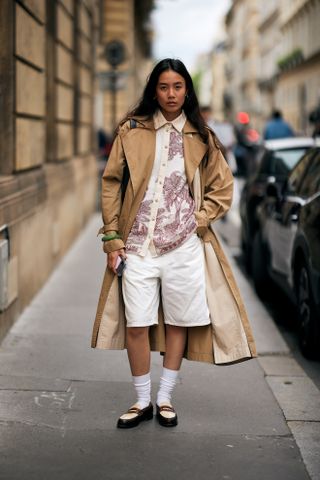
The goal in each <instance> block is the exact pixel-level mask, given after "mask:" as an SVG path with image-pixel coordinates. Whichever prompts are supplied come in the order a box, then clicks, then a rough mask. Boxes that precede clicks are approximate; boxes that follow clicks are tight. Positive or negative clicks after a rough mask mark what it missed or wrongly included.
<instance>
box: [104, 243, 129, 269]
mask: <svg viewBox="0 0 320 480" xmlns="http://www.w3.org/2000/svg"><path fill="white" fill-rule="evenodd" d="M119 256H120V257H121V258H123V259H126V258H127V256H126V252H125V249H124V248H121V249H120V250H115V251H114V252H110V253H108V255H107V263H108V268H109V269H110V270H112V271H113V273H115V274H116V273H117V271H116V264H117V259H118V257H119Z"/></svg>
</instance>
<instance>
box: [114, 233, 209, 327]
mask: <svg viewBox="0 0 320 480" xmlns="http://www.w3.org/2000/svg"><path fill="white" fill-rule="evenodd" d="M122 293H123V299H124V305H125V314H126V319H127V327H147V326H150V325H155V324H157V323H158V308H159V301H160V295H161V300H162V305H163V312H164V322H165V323H166V324H167V325H175V326H179V327H198V326H202V325H208V324H209V323H210V314H209V310H208V305H207V299H206V287H205V269H204V254H203V248H202V245H201V240H200V239H199V238H198V236H197V235H196V234H193V235H192V236H191V237H190V238H189V239H187V240H186V241H185V242H184V243H183V244H181V245H180V246H179V247H178V248H176V249H174V250H172V251H171V252H168V253H165V254H163V255H160V256H157V257H152V255H151V253H150V252H149V251H148V253H147V254H146V256H145V257H141V256H139V255H135V254H132V253H128V254H127V261H126V268H125V270H124V272H123V275H122Z"/></svg>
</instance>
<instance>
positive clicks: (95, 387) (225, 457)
mask: <svg viewBox="0 0 320 480" xmlns="http://www.w3.org/2000/svg"><path fill="white" fill-rule="evenodd" d="M99 224H100V219H99V216H97V215H95V216H93V217H92V219H91V221H90V222H89V224H88V225H87V227H86V228H85V230H84V231H83V233H82V234H81V236H80V237H79V239H78V240H77V241H76V242H75V244H74V246H73V248H72V249H71V250H70V251H69V253H68V254H67V255H66V257H65V258H64V259H63V261H62V263H61V264H60V266H59V267H58V268H57V270H56V271H55V272H54V274H53V275H52V276H51V278H50V279H49V281H48V282H47V284H46V285H45V287H44V288H43V289H42V291H40V292H39V294H38V295H37V297H36V298H35V299H34V301H33V302H32V304H31V305H30V306H29V307H28V308H27V309H26V310H25V312H24V313H23V315H22V316H21V317H20V319H19V321H18V322H17V323H16V324H15V325H14V327H13V328H12V329H11V331H10V333H9V335H8V336H7V337H6V339H5V341H4V342H3V344H2V346H1V348H0V422H1V425H0V427H1V434H0V449H1V458H0V479H1V480H2V479H3V480H11V479H12V480H17V479H21V480H22V479H23V480H43V479H44V480H51V479H52V480H53V479H59V480H73V479H77V480H78V479H80V480H82V479H88V478H90V480H91V479H92V480H100V479H104V480H105V479H112V480H113V479H130V480H131V479H137V480H140V479H141V480H144V479H148V480H149V479H156V480H158V479H173V478H174V479H177V478H178V479H180V478H181V479H185V480H189V479H190V480H191V479H192V480H193V479H195V478H197V479H205V478H213V479H221V480H224V479H232V480H238V479H246V480H251V479H252V480H257V479H259V480H267V479H268V480H269V479H276V480H277V479H279V480H280V479H281V480H284V479H290V480H304V479H306V480H307V479H309V478H310V477H309V473H310V474H311V476H312V478H313V479H316V478H320V477H319V475H318V472H319V471H320V463H317V462H319V456H317V449H316V445H317V442H318V441H319V428H318V427H319V424H320V423H319V422H320V393H319V390H318V389H317V388H316V386H315V385H314V384H313V382H312V381H311V380H310V379H309V378H308V376H307V375H306V374H305V372H304V371H303V370H302V369H301V368H300V367H299V366H298V364H297V363H296V362H295V361H294V359H292V357H291V356H290V352H289V349H288V346H287V344H286V343H285V342H284V340H283V338H282V336H281V335H280V334H279V331H278V329H277V328H276V326H275V324H274V323H273V321H272V319H271V318H270V316H269V314H268V312H267V311H266V309H265V308H264V307H263V305H261V303H260V302H259V301H258V300H257V297H256V296H255V294H254V292H253V290H252V288H251V286H250V285H249V284H248V282H247V281H246V279H245V278H244V276H243V275H241V272H240V270H239V269H238V267H237V265H236V264H235V263H234V271H235V273H236V276H237V279H238V283H239V285H240V288H241V291H242V293H243V296H244V299H245V303H246V306H247V309H248V313H249V316H250V319H251V322H252V325H253V329H254V333H255V337H256V340H257V346H258V352H259V354H260V357H259V359H258V360H251V361H249V362H245V363H243V364H239V365H234V366H228V367H216V366H212V365H206V364H200V363H195V362H187V361H185V362H184V364H183V367H182V371H181V376H180V383H179V385H178V387H177V389H176V393H175V396H174V404H175V406H176V408H177V411H178V414H179V421H180V423H179V425H178V427H177V428H175V429H165V428H163V427H160V426H159V425H158V424H157V423H156V421H155V420H154V421H151V422H147V423H145V424H141V425H139V427H137V428H135V429H132V430H130V431H122V430H117V429H116V428H115V423H116V420H117V417H118V416H119V415H120V414H121V413H123V411H125V410H126V409H127V407H128V406H129V405H130V404H131V403H133V401H134V393H133V388H132V386H131V378H130V372H129V367H128V362H127V359H126V353H125V352H110V351H98V350H93V349H91V348H90V335H91V328H92V322H93V319H94V314H95V307H96V304H97V300H98V294H99V288H100V284H101V280H102V274H103V270H104V264H105V256H104V254H103V253H102V252H101V250H100V248H99V247H100V245H99V240H98V239H97V237H96V231H97V229H98V226H99ZM229 253H230V252H229ZM35 268H36V265H35ZM160 371H161V357H160V355H158V354H153V357H152V380H153V385H154V388H153V392H154V394H153V397H154V396H155V392H156V388H157V384H158V380H159V376H160ZM318 455H319V454H318ZM302 456H303V458H302ZM304 462H305V463H304ZM306 465H307V468H308V471H307V468H306ZM318 467H319V469H318ZM308 472H309V473H308Z"/></svg>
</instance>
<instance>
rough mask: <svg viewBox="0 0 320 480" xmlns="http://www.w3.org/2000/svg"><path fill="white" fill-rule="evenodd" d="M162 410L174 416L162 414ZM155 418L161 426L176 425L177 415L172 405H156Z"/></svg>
mask: <svg viewBox="0 0 320 480" xmlns="http://www.w3.org/2000/svg"><path fill="white" fill-rule="evenodd" d="M164 412H171V413H174V416H172V417H171V416H170V417H169V418H168V417H166V416H164V415H163V413H164ZM157 420H158V422H159V423H160V425H162V426H163V427H176V426H177V425H178V415H177V414H176V412H175V409H174V408H173V406H172V405H161V406H160V407H159V405H157Z"/></svg>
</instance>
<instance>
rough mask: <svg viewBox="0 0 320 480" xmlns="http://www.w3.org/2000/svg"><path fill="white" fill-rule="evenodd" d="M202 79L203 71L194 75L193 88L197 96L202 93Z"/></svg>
mask: <svg viewBox="0 0 320 480" xmlns="http://www.w3.org/2000/svg"><path fill="white" fill-rule="evenodd" d="M201 77H202V71H201V70H198V71H197V72H195V73H193V74H192V81H193V86H194V89H195V92H196V94H197V95H199V93H200V84H201Z"/></svg>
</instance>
